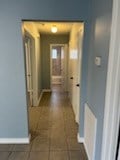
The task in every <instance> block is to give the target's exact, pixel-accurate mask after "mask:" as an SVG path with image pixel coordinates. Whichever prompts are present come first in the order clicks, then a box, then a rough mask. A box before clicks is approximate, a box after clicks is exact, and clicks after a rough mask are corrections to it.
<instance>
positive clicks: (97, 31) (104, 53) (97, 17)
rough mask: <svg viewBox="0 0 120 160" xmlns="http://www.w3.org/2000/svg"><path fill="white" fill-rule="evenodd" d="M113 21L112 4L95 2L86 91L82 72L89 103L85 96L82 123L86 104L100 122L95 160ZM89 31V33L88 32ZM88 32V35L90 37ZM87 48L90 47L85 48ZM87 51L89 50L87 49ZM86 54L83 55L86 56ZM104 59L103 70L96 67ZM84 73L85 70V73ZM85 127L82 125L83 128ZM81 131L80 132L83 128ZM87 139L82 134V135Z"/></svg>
mask: <svg viewBox="0 0 120 160" xmlns="http://www.w3.org/2000/svg"><path fill="white" fill-rule="evenodd" d="M111 19H112V0H92V1H91V12H90V19H89V25H87V27H88V28H87V30H86V32H87V34H88V35H89V36H86V38H88V39H87V40H86V42H87V43H85V46H84V47H85V48H84V52H85V51H86V52H88V76H87V90H84V89H85V88H84V85H85V84H84V77H85V78H86V75H85V73H84V72H83V73H82V75H83V80H82V83H83V84H84V85H82V89H83V90H82V91H83V92H85V95H86V97H87V101H86V99H85V97H84V95H83V97H82V100H81V102H82V106H81V107H82V112H81V119H80V120H81V121H80V124H81V122H83V120H84V118H83V112H84V106H83V104H84V102H85V101H86V102H87V103H88V106H89V107H90V109H91V110H92V112H93V113H94V115H95V116H96V118H97V139H96V153H95V160H100V158H101V144H102V133H103V119H104V106H105V90H106V77H107V64H108V54H109V40H110V29H111ZM88 30H89V31H88ZM88 32H89V33H88ZM86 44H87V46H86ZM86 47H87V48H86ZM83 54H84V53H83ZM96 56H100V57H101V67H98V66H96V65H95V57H96ZM84 60H85V61H86V57H85V56H83V65H82V66H83V68H84V69H86V67H85V66H86V63H85V61H84ZM84 69H83V70H84ZM82 125H83V124H82ZM80 129H81V128H80ZM80 133H81V135H84V133H83V130H81V131H80Z"/></svg>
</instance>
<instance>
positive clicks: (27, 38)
mask: <svg viewBox="0 0 120 160" xmlns="http://www.w3.org/2000/svg"><path fill="white" fill-rule="evenodd" d="M33 41H34V39H33V37H32V36H31V35H30V34H29V33H28V32H27V31H25V35H24V48H25V64H26V66H25V67H26V83H27V86H26V87H27V98H28V106H29V107H32V106H33V79H34V78H33V67H34V64H33V61H34V57H33V47H32V46H33Z"/></svg>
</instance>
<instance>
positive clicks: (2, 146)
mask: <svg viewBox="0 0 120 160" xmlns="http://www.w3.org/2000/svg"><path fill="white" fill-rule="evenodd" d="M12 149H13V145H11V144H0V151H12Z"/></svg>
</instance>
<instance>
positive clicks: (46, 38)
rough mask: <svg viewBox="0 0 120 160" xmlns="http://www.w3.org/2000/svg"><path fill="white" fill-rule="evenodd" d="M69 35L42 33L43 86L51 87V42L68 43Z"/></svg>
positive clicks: (44, 87)
mask: <svg viewBox="0 0 120 160" xmlns="http://www.w3.org/2000/svg"><path fill="white" fill-rule="evenodd" d="M68 41H69V36H68V35H48V34H41V65H42V66H41V69H42V88H43V89H50V44H65V43H68Z"/></svg>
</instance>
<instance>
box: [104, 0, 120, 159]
mask: <svg viewBox="0 0 120 160" xmlns="http://www.w3.org/2000/svg"><path fill="white" fill-rule="evenodd" d="M119 29H120V0H114V1H113V13H112V27H111V39H110V50H109V61H108V73H107V86H106V87H107V88H106V99H105V113H104V127H103V139H102V155H101V160H115V154H116V146H117V138H118V128H119V117H120V32H119ZM119 155H120V153H119Z"/></svg>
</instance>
